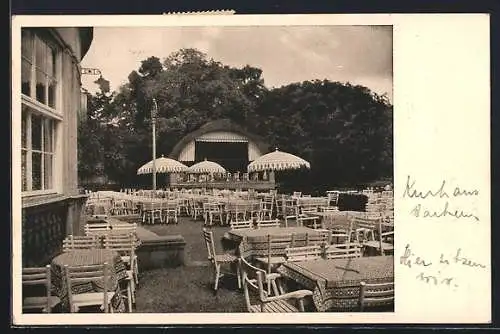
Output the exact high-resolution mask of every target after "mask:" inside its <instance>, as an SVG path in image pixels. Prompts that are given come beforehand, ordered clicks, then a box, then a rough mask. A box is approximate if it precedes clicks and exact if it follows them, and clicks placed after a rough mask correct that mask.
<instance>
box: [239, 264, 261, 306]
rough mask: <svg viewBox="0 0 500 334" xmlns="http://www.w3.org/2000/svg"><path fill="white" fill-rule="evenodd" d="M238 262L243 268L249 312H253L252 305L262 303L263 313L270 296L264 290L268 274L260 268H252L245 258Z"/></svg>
mask: <svg viewBox="0 0 500 334" xmlns="http://www.w3.org/2000/svg"><path fill="white" fill-rule="evenodd" d="M238 261H239V265H240V268H241V274H242V283H243V294H244V296H245V304H246V306H247V311H248V312H251V311H252V309H251V308H252V306H253V305H252V304H257V303H260V304H261V307H262V309H261V312H262V311H263V307H264V302H265V301H266V299H267V296H268V293H267V291H266V290H265V289H264V282H265V281H266V282H267V280H266V277H267V276H266V272H265V271H264V270H262V269H260V268H257V267H254V266H252V265H251V264H250V263H248V262H247V261H246V260H245V258H243V257H241V258H239V259H238ZM255 301H256V303H255ZM253 302H254V303H253Z"/></svg>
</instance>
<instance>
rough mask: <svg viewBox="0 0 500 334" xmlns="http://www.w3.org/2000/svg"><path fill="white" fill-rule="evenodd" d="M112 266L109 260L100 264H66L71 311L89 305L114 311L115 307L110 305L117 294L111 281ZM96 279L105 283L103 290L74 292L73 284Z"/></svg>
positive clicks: (85, 282) (76, 310)
mask: <svg viewBox="0 0 500 334" xmlns="http://www.w3.org/2000/svg"><path fill="white" fill-rule="evenodd" d="M110 270H112V269H111V268H110V266H109V265H108V263H107V262H105V263H104V264H100V265H90V266H77V267H69V266H68V265H65V266H64V271H65V279H66V286H67V289H68V291H67V292H68V301H69V308H70V312H71V313H77V312H78V311H79V310H80V308H82V307H88V306H100V308H101V310H103V311H104V313H109V312H111V313H113V308H111V307H110V304H111V299H112V298H113V297H114V295H115V291H110V290H111V289H112V287H111V284H110V282H109V278H110ZM95 281H100V282H102V283H103V286H102V291H101V292H86V293H79V294H74V293H73V289H72V287H73V286H76V285H80V284H89V283H90V284H93V282H95Z"/></svg>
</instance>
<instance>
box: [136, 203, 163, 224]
mask: <svg viewBox="0 0 500 334" xmlns="http://www.w3.org/2000/svg"><path fill="white" fill-rule="evenodd" d="M141 211H142V223H143V224H144V223H146V222H148V223H149V224H154V222H155V220H157V219H158V220H159V221H160V223H163V217H162V212H161V203H158V202H145V203H144V204H143V206H142V210H141Z"/></svg>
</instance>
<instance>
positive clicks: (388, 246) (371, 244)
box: [363, 220, 394, 255]
mask: <svg viewBox="0 0 500 334" xmlns="http://www.w3.org/2000/svg"><path fill="white" fill-rule="evenodd" d="M371 237H372V239H369V240H365V241H364V242H363V246H364V247H365V248H367V249H374V250H375V252H377V253H380V255H386V254H388V253H389V254H390V253H394V225H391V224H384V223H383V222H382V221H381V220H379V221H378V223H377V231H376V233H372V234H371Z"/></svg>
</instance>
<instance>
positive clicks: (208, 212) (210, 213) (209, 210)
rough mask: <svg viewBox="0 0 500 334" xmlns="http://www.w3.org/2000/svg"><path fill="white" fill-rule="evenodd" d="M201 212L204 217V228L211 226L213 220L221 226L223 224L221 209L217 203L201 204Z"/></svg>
mask: <svg viewBox="0 0 500 334" xmlns="http://www.w3.org/2000/svg"><path fill="white" fill-rule="evenodd" d="M203 211H204V216H205V226H213V224H214V220H218V221H219V222H220V224H221V225H222V224H223V219H222V209H221V207H220V205H219V203H215V202H208V203H203Z"/></svg>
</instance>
